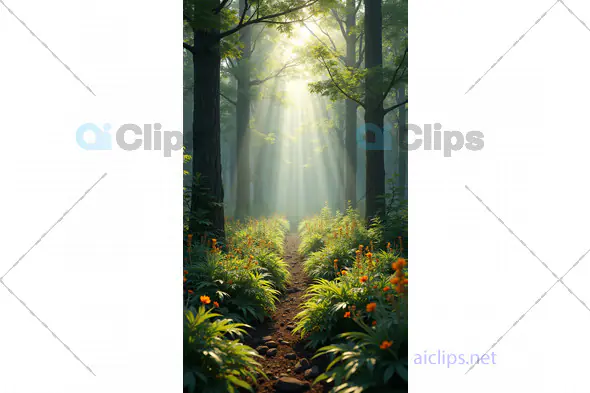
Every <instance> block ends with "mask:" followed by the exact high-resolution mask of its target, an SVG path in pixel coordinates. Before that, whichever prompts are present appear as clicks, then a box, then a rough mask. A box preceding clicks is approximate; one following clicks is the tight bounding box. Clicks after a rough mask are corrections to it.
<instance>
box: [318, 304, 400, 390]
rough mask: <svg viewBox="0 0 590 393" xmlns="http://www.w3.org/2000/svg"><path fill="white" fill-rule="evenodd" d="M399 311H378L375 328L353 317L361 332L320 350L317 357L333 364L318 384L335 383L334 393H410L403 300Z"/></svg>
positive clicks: (340, 338)
mask: <svg viewBox="0 0 590 393" xmlns="http://www.w3.org/2000/svg"><path fill="white" fill-rule="evenodd" d="M398 309H399V311H398V312H391V311H387V310H385V309H383V308H377V309H376V310H375V311H374V316H373V318H374V320H373V323H371V325H368V324H367V323H365V322H364V321H363V320H362V319H360V318H357V317H356V316H353V320H354V322H355V323H356V325H357V326H356V327H357V330H359V331H351V332H346V333H343V334H341V335H339V336H338V337H337V339H338V340H339V341H340V342H339V343H336V344H332V345H329V346H326V347H323V348H320V349H319V350H318V352H317V353H316V355H315V356H314V358H318V357H323V356H327V357H329V358H330V360H332V362H331V363H330V364H329V366H328V367H327V369H326V371H325V372H324V373H323V374H322V375H320V376H319V377H318V378H317V379H316V381H315V382H314V383H318V382H321V381H325V382H328V383H333V384H334V387H333V388H332V390H331V393H340V392H342V393H343V392H347V393H348V392H350V393H372V392H374V393H388V392H396V391H397V392H399V391H407V383H408V324H407V302H405V301H404V300H403V299H400V301H399V303H398ZM404 317H406V318H405V319H404Z"/></svg>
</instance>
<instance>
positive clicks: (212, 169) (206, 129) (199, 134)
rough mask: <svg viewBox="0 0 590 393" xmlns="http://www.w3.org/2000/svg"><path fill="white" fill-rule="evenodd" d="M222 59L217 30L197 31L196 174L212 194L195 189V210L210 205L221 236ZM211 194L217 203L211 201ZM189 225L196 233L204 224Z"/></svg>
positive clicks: (222, 215) (194, 159) (195, 82)
mask: <svg viewBox="0 0 590 393" xmlns="http://www.w3.org/2000/svg"><path fill="white" fill-rule="evenodd" d="M220 61H221V58H220V52H219V39H218V36H217V32H216V31H214V30H209V31H201V30H197V31H195V47H194V54H193V66H194V111H193V174H194V175H196V174H197V173H200V174H201V177H202V179H201V180H202V181H201V186H202V187H204V188H205V189H206V190H207V192H208V193H209V195H205V196H201V195H200V192H199V191H198V190H195V189H193V198H192V201H191V211H192V212H193V213H194V212H196V211H198V209H199V208H205V207H207V208H208V209H209V211H208V214H207V218H208V219H209V220H210V221H211V223H212V225H213V229H214V230H215V232H217V234H218V236H219V237H223V236H225V226H224V210H223V183H222V179H221V142H220V131H221V129H220V124H219V123H220V121H219V119H220V117H219V88H220V74H219V72H220V70H219V68H220ZM207 197H209V198H211V199H212V201H213V202H214V203H213V204H209V200H208V198H207ZM207 205H209V206H207ZM189 225H190V228H191V231H192V232H197V231H198V228H199V227H200V225H199V223H198V221H197V220H196V219H195V218H194V217H193V218H192V219H191V221H190V224H189Z"/></svg>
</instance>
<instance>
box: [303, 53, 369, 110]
mask: <svg viewBox="0 0 590 393" xmlns="http://www.w3.org/2000/svg"><path fill="white" fill-rule="evenodd" d="M311 56H312V57H313V58H314V59H315V60H316V65H315V67H314V68H315V71H316V72H322V73H324V72H325V73H327V74H328V78H327V79H325V80H321V81H318V82H313V83H310V84H309V91H310V92H311V93H315V94H319V95H322V96H326V97H329V98H330V99H331V100H332V101H337V100H341V99H343V98H350V99H352V100H354V101H357V102H363V100H364V81H365V77H366V70H365V69H362V68H357V67H346V66H344V65H343V64H342V63H341V62H340V61H339V59H338V57H337V55H336V54H335V53H334V52H333V51H331V50H329V49H328V48H327V47H326V46H324V45H321V44H320V45H316V46H314V47H312V49H311Z"/></svg>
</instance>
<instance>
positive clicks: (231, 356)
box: [183, 306, 264, 393]
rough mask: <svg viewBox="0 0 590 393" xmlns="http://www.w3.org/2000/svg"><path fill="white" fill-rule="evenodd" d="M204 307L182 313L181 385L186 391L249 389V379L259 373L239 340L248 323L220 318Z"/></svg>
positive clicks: (252, 355) (249, 351)
mask: <svg viewBox="0 0 590 393" xmlns="http://www.w3.org/2000/svg"><path fill="white" fill-rule="evenodd" d="M220 317H221V315H220V314H217V313H213V309H209V310H206V309H205V307H204V306H201V307H199V308H198V310H194V309H188V310H185V312H184V345H183V350H184V355H183V364H184V386H185V388H187V389H188V391H189V392H190V393H194V392H199V393H227V392H230V393H234V392H238V391H239V390H240V389H246V390H248V391H251V392H253V391H254V389H253V387H252V386H251V383H252V382H255V381H256V379H257V374H260V375H263V376H264V373H263V371H262V367H261V365H260V364H259V363H258V361H257V360H258V358H261V356H260V355H258V353H256V351H255V350H253V349H252V348H250V347H249V346H247V345H244V344H242V343H240V341H239V339H240V338H242V337H243V335H244V334H245V330H244V328H247V327H249V326H248V325H244V324H240V323H234V322H232V321H231V320H229V319H221V318H220Z"/></svg>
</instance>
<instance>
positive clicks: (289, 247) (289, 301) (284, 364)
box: [249, 234, 323, 393]
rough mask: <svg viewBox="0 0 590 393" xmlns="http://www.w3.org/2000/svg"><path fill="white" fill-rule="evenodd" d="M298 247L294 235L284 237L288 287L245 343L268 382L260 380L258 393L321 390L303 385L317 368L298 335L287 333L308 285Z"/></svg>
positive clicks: (320, 388) (316, 392)
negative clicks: (269, 317)
mask: <svg viewBox="0 0 590 393" xmlns="http://www.w3.org/2000/svg"><path fill="white" fill-rule="evenodd" d="M298 246H299V237H298V236H297V235H295V234H289V235H287V239H286V244H285V257H284V258H285V261H286V262H287V263H288V264H289V269H290V271H291V286H290V287H289V289H288V290H287V294H286V295H285V296H284V297H283V298H282V299H281V300H280V302H279V304H278V305H277V311H276V313H275V314H274V315H273V318H272V320H270V321H268V322H266V323H264V324H262V325H258V326H256V331H255V332H253V334H252V336H251V340H249V341H250V342H249V344H250V345H252V347H254V348H257V350H258V351H259V353H260V354H262V355H263V356H264V359H262V360H261V364H262V365H263V368H264V372H265V373H266V374H267V375H268V377H269V380H268V381H264V380H263V379H261V383H260V385H259V386H258V389H257V392H260V393H270V392H298V391H301V392H303V391H307V392H313V393H320V392H322V391H323V389H322V387H321V386H320V385H318V386H315V387H313V388H311V389H309V388H308V387H307V386H305V385H306V382H313V380H314V379H315V376H317V374H316V372H317V371H318V369H317V367H313V364H308V363H307V361H306V359H308V360H309V361H310V360H311V358H312V356H313V354H314V353H313V351H309V350H306V349H304V342H303V341H301V340H300V338H299V335H295V334H292V333H291V330H292V329H293V326H294V324H293V317H295V315H296V314H297V313H298V312H299V311H300V310H299V305H300V304H301V303H302V301H303V299H302V296H303V294H304V293H305V289H306V288H307V287H308V286H309V285H310V283H311V280H310V279H309V278H308V277H307V275H306V274H305V273H304V272H303V258H302V257H301V256H300V255H299V254H298V252H297V248H298ZM310 374H311V375H310ZM293 378H294V379H296V380H297V381H296V380H293ZM310 385H311V383H310Z"/></svg>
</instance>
